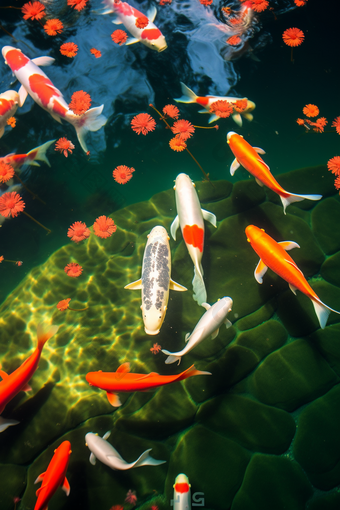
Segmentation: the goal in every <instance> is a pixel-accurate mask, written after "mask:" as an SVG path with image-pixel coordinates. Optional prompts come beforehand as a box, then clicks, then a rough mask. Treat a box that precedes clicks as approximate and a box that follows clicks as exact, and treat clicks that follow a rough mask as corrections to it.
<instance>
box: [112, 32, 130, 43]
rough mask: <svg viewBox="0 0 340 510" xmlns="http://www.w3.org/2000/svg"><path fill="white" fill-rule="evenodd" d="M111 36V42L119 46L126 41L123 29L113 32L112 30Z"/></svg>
mask: <svg viewBox="0 0 340 510" xmlns="http://www.w3.org/2000/svg"><path fill="white" fill-rule="evenodd" d="M111 38H112V40H113V42H115V43H116V44H119V45H120V46H121V45H122V44H124V43H125V42H126V40H127V38H128V35H127V33H126V32H124V30H115V31H114V32H112V34H111Z"/></svg>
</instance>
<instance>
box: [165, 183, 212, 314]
mask: <svg viewBox="0 0 340 510" xmlns="http://www.w3.org/2000/svg"><path fill="white" fill-rule="evenodd" d="M174 190H175V197H176V208H177V216H176V218H175V219H174V221H173V222H172V224H171V227H170V232H171V235H172V237H173V239H174V240H175V241H176V232H177V229H178V227H181V231H182V235H183V239H184V242H185V244H186V247H187V248H188V252H189V255H190V257H191V260H192V261H193V263H194V266H195V273H194V279H193V281H192V286H193V291H194V296H193V297H194V300H195V301H197V303H198V304H199V305H201V304H202V303H206V301H207V291H206V290H205V285H204V280H203V268H202V264H201V261H202V256H203V248H204V220H203V218H204V219H205V220H207V221H209V222H210V223H211V224H212V225H214V227H216V216H215V215H214V214H212V213H211V212H209V211H205V210H204V209H202V208H201V204H200V201H199V199H198V196H197V193H196V190H195V184H194V183H193V182H192V180H191V179H190V177H189V176H188V175H186V174H179V175H177V177H176V181H175V186H174Z"/></svg>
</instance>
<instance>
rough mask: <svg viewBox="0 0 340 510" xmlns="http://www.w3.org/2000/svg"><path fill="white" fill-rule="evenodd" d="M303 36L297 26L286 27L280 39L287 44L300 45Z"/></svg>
mask: <svg viewBox="0 0 340 510" xmlns="http://www.w3.org/2000/svg"><path fill="white" fill-rule="evenodd" d="M304 38H305V34H304V33H303V32H302V30H300V29H299V28H287V30H285V31H284V32H283V34H282V39H283V42H284V43H285V44H287V45H288V46H292V47H294V46H300V44H301V43H302V42H303V40H304Z"/></svg>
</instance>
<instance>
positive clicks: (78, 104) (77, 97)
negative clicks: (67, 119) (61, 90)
mask: <svg viewBox="0 0 340 510" xmlns="http://www.w3.org/2000/svg"><path fill="white" fill-rule="evenodd" d="M68 106H69V108H70V109H71V110H72V111H73V113H75V114H76V115H83V113H85V112H87V110H88V109H89V108H90V106H91V96H90V94H88V93H87V92H84V91H83V90H77V92H74V93H73V94H72V96H71V101H70V104H69V105H68Z"/></svg>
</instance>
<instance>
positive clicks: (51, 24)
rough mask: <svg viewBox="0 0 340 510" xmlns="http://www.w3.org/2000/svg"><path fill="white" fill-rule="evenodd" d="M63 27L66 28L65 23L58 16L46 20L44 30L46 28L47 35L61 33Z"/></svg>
mask: <svg viewBox="0 0 340 510" xmlns="http://www.w3.org/2000/svg"><path fill="white" fill-rule="evenodd" d="M63 29H64V25H63V24H62V22H61V21H60V19H58V18H55V19H49V20H47V21H46V23H45V25H44V30H45V32H46V34H47V35H57V34H61V32H62V31H63Z"/></svg>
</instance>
